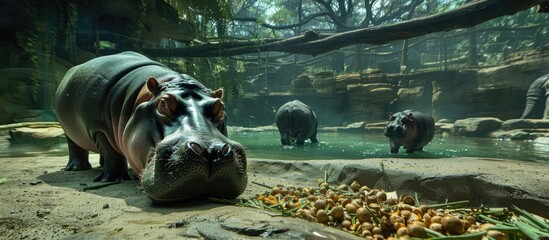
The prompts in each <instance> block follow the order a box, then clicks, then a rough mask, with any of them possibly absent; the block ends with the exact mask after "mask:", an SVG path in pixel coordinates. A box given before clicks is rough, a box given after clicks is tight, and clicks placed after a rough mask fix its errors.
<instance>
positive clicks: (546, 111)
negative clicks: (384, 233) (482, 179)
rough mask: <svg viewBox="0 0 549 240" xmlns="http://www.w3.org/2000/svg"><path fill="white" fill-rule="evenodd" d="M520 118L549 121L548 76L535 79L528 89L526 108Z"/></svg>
mask: <svg viewBox="0 0 549 240" xmlns="http://www.w3.org/2000/svg"><path fill="white" fill-rule="evenodd" d="M544 103H545V104H544ZM520 118H530V119H532V118H534V119H535V118H537V119H540V118H544V119H549V74H546V75H543V76H541V77H539V78H537V79H536V80H534V82H532V84H531V85H530V88H528V92H526V107H524V111H523V112H522V116H521V117H520Z"/></svg>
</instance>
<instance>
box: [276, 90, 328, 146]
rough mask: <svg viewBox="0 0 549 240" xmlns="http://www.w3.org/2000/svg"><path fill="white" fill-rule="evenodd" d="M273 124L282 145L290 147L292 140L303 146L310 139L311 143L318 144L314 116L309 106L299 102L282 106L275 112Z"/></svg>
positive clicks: (316, 123)
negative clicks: (278, 133) (274, 123)
mask: <svg viewBox="0 0 549 240" xmlns="http://www.w3.org/2000/svg"><path fill="white" fill-rule="evenodd" d="M275 122H276V127H277V128H278V131H279V132H280V142H281V143H282V145H290V144H291V141H292V140H295V142H296V144H297V145H303V144H304V143H305V140H307V139H311V143H318V140H317V139H316V134H317V128H318V120H317V118H316V115H315V113H314V112H313V110H311V108H310V107H309V106H307V105H305V104H304V103H302V102H300V101H299V100H293V101H290V102H287V103H285V104H284V105H282V106H281V107H280V108H279V109H278V110H277V111H276V116H275Z"/></svg>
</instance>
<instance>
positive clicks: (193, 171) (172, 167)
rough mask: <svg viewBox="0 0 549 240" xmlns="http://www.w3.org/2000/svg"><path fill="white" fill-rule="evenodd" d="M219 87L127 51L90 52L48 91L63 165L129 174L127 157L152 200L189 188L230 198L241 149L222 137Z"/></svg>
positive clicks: (241, 181)
mask: <svg viewBox="0 0 549 240" xmlns="http://www.w3.org/2000/svg"><path fill="white" fill-rule="evenodd" d="M222 97H223V89H221V88H220V89H218V90H215V91H213V90H211V89H209V88H206V87H205V86H204V85H202V84H201V83H200V82H199V81H197V80H196V79H194V78H192V77H191V76H189V75H186V74H180V73H177V72H175V71H172V70H170V69H169V68H167V67H166V66H164V65H162V64H160V63H158V62H155V61H152V60H151V59H149V58H147V57H145V56H143V55H141V54H139V53H135V52H122V53H119V54H114V55H108V56H102V57H97V58H94V59H92V60H90V61H88V62H85V63H83V64H80V65H77V66H74V67H72V68H71V69H69V70H68V71H67V73H66V75H65V77H64V78H63V80H62V81H61V83H60V85H59V87H58V89H57V92H56V102H55V103H56V104H55V110H56V113H57V117H58V120H59V123H60V125H61V126H62V128H63V130H64V131H65V134H66V137H67V143H68V149H69V161H68V164H67V166H66V167H65V170H68V171H77V170H84V169H90V168H91V165H90V163H89V161H88V152H89V151H92V152H96V153H99V154H100V156H101V158H100V160H101V162H104V164H103V165H104V166H103V172H102V173H101V174H99V175H98V176H97V177H96V178H95V179H94V181H107V182H111V181H121V180H127V179H129V175H128V164H129V165H130V166H131V169H132V170H133V171H134V172H135V173H136V174H137V175H138V176H139V178H140V180H141V185H142V188H143V191H144V193H145V194H146V195H148V196H149V197H150V198H151V199H152V200H153V202H167V201H177V200H181V199H186V198H191V197H197V196H203V195H206V196H218V197H224V198H234V197H236V196H238V195H240V194H241V193H242V192H243V191H244V189H245V187H246V184H247V173H246V155H245V152H244V148H243V146H242V145H241V144H239V143H237V142H235V141H231V140H229V139H228V137H227V126H226V119H227V115H226V113H225V107H224V103H223V102H222Z"/></svg>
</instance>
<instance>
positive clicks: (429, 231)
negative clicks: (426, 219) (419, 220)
mask: <svg viewBox="0 0 549 240" xmlns="http://www.w3.org/2000/svg"><path fill="white" fill-rule="evenodd" d="M423 228H424V229H425V232H427V234H429V235H431V236H434V237H445V235H444V234H442V233H439V232H437V231H434V230H431V229H430V228H427V227H423Z"/></svg>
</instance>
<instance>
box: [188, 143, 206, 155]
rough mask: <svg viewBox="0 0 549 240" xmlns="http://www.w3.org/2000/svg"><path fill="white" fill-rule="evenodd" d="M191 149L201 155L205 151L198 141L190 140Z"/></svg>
mask: <svg viewBox="0 0 549 240" xmlns="http://www.w3.org/2000/svg"><path fill="white" fill-rule="evenodd" d="M187 146H188V147H189V149H191V150H192V151H193V152H194V153H195V154H196V155H198V156H201V155H202V153H203V150H202V147H200V145H199V144H198V143H195V142H189V143H187Z"/></svg>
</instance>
